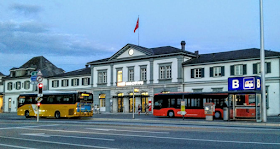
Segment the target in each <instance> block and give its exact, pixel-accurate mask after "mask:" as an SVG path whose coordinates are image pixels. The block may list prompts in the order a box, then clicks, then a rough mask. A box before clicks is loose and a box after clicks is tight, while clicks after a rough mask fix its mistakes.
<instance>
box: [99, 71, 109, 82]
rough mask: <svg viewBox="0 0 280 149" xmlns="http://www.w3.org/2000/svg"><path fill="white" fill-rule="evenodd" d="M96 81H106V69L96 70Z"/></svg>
mask: <svg viewBox="0 0 280 149" xmlns="http://www.w3.org/2000/svg"><path fill="white" fill-rule="evenodd" d="M98 83H99V84H104V83H107V70H103V71H98Z"/></svg>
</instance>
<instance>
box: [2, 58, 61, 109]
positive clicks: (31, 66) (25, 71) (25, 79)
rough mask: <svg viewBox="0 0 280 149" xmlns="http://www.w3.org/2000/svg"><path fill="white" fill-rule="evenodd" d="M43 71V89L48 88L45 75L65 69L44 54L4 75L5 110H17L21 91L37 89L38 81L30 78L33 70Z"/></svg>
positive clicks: (54, 73) (26, 91) (58, 72)
mask: <svg viewBox="0 0 280 149" xmlns="http://www.w3.org/2000/svg"><path fill="white" fill-rule="evenodd" d="M39 70H40V71H41V72H42V74H43V78H44V79H43V82H42V83H43V84H45V85H44V87H43V90H47V89H48V86H47V85H46V84H47V83H48V80H47V79H45V77H48V76H50V75H56V74H60V73H63V72H64V70H62V69H60V68H57V67H56V66H55V65H53V64H52V63H51V62H50V61H48V60H47V59H46V58H44V57H43V56H39V57H34V58H32V59H30V60H29V61H28V62H26V63H25V64H23V65H22V66H21V67H19V68H12V69H11V70H10V75H9V76H6V77H3V78H2V80H3V105H4V108H3V111H4V112H16V111H17V106H18V101H17V98H18V96H19V94H21V93H28V92H35V91H37V82H32V81H31V80H30V76H31V72H33V71H39Z"/></svg>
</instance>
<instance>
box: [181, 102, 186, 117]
mask: <svg viewBox="0 0 280 149" xmlns="http://www.w3.org/2000/svg"><path fill="white" fill-rule="evenodd" d="M185 105H186V104H185V101H181V115H183V120H184V118H185V114H186V110H185Z"/></svg>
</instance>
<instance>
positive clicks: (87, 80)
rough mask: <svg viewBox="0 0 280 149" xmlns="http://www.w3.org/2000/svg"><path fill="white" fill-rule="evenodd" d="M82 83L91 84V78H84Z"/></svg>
mask: <svg viewBox="0 0 280 149" xmlns="http://www.w3.org/2000/svg"><path fill="white" fill-rule="evenodd" d="M82 85H90V78H82Z"/></svg>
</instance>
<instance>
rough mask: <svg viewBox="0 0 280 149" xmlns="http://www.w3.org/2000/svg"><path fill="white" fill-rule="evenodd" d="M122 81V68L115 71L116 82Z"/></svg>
mask: <svg viewBox="0 0 280 149" xmlns="http://www.w3.org/2000/svg"><path fill="white" fill-rule="evenodd" d="M122 81H123V74H122V70H118V71H117V82H122Z"/></svg>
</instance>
